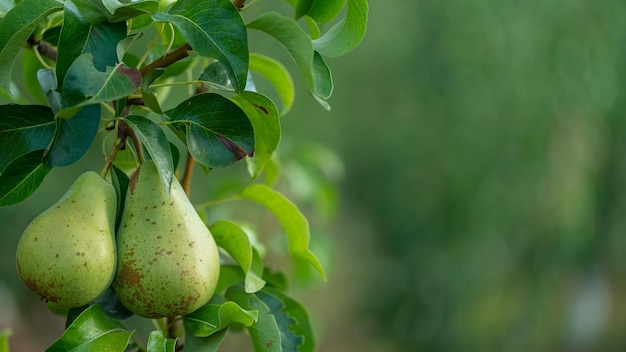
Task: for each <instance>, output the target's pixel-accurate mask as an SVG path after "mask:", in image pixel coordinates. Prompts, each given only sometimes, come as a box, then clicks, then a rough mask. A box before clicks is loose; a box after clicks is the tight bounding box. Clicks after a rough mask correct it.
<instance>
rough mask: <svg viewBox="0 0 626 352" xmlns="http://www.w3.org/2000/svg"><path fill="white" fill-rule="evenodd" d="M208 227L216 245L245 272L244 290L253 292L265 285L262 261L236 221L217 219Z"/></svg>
mask: <svg viewBox="0 0 626 352" xmlns="http://www.w3.org/2000/svg"><path fill="white" fill-rule="evenodd" d="M210 229H211V233H212V234H213V238H215V242H216V243H217V245H218V246H220V247H221V248H223V249H224V250H225V251H226V252H227V253H228V254H229V255H230V256H231V257H232V258H233V259H234V260H235V261H236V262H237V263H239V266H240V267H241V269H242V270H243V272H244V273H245V274H246V278H245V291H246V292H249V293H253V292H257V291H259V290H260V289H262V288H263V286H265V281H263V279H262V277H263V262H262V260H261V256H260V255H259V253H258V252H257V251H256V250H255V249H254V248H253V247H252V244H251V243H250V239H249V238H248V235H247V234H246V232H245V231H244V230H243V229H242V228H241V227H239V225H237V224H236V223H234V222H232V221H227V220H220V221H217V222H216V223H215V224H213V226H211V228H210Z"/></svg>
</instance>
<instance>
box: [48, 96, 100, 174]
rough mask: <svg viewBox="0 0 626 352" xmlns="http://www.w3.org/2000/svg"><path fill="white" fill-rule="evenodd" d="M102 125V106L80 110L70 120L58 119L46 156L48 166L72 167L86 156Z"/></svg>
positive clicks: (91, 106)
mask: <svg viewBox="0 0 626 352" xmlns="http://www.w3.org/2000/svg"><path fill="white" fill-rule="evenodd" d="M99 124H100V105H89V106H85V107H83V108H82V109H80V110H79V111H78V112H77V113H76V114H75V115H74V116H73V117H72V118H70V119H57V128H56V132H55V137H54V140H53V141H52V144H51V145H50V147H49V149H48V150H47V151H46V154H45V155H44V163H45V164H46V165H48V166H52V167H55V166H67V165H71V164H73V163H75V162H77V161H78V160H80V158H82V157H83V155H85V153H86V152H87V150H89V147H91V144H92V143H93V140H94V138H95V137H96V133H97V132H98V126H99Z"/></svg>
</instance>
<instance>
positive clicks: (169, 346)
mask: <svg viewBox="0 0 626 352" xmlns="http://www.w3.org/2000/svg"><path fill="white" fill-rule="evenodd" d="M177 340H178V338H175V339H169V338H166V337H165V335H163V331H161V330H154V331H151V332H150V335H149V336H148V346H147V347H148V350H147V352H175V351H176V341H177Z"/></svg>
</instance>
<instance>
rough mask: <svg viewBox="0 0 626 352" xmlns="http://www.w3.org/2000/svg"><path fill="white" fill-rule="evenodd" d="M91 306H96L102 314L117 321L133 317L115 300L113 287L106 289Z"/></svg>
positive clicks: (131, 313)
mask: <svg viewBox="0 0 626 352" xmlns="http://www.w3.org/2000/svg"><path fill="white" fill-rule="evenodd" d="M93 304H97V305H98V306H100V309H102V312H103V313H104V314H106V315H107V316H109V317H111V318H115V319H117V320H123V319H126V318H129V317H130V316H132V315H133V312H131V311H129V310H128V309H127V308H126V307H124V305H123V304H122V302H120V300H119V299H118V298H117V295H116V294H115V291H114V290H113V287H109V288H107V289H106V290H105V291H104V292H103V293H102V294H101V295H100V297H98V298H96V299H95V300H94V301H93Z"/></svg>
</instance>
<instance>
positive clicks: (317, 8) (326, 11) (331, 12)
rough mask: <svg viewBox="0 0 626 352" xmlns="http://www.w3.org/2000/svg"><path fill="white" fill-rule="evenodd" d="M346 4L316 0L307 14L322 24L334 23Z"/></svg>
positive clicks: (332, 0)
mask: <svg viewBox="0 0 626 352" xmlns="http://www.w3.org/2000/svg"><path fill="white" fill-rule="evenodd" d="M345 4H346V0H315V1H314V2H313V5H312V6H311V8H310V9H309V11H308V12H307V13H306V15H308V16H310V17H311V18H313V19H314V20H316V21H317V22H320V23H326V22H330V21H332V20H333V19H334V18H335V17H337V15H338V14H339V12H341V10H342V9H343V7H344V6H345Z"/></svg>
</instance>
